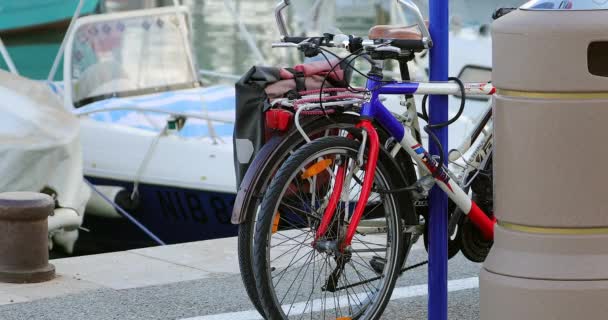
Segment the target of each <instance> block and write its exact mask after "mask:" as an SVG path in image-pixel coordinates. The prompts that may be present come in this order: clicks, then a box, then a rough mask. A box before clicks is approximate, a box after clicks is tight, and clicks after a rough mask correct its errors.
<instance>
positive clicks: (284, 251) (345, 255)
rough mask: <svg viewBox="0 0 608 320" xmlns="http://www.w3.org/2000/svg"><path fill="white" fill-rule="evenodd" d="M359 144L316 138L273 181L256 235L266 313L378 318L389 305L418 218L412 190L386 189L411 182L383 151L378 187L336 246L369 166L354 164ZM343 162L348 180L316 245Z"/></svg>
mask: <svg viewBox="0 0 608 320" xmlns="http://www.w3.org/2000/svg"><path fill="white" fill-rule="evenodd" d="M359 144H360V143H359V142H358V141H355V140H350V139H347V138H345V137H325V138H320V139H317V140H315V141H313V142H311V143H309V144H307V145H305V146H304V147H302V148H301V149H299V150H298V151H296V152H295V153H294V154H293V155H292V156H291V157H289V159H288V160H287V161H286V162H285V163H284V164H283V165H282V166H281V168H280V169H279V171H278V172H277V174H276V175H275V176H274V178H273V179H272V181H271V183H270V186H269V188H268V190H267V192H266V195H265V196H264V199H263V200H262V204H261V207H260V212H259V215H258V220H257V224H256V228H255V241H254V270H255V274H256V283H257V286H258V295H259V297H260V301H261V303H262V305H263V306H264V310H265V312H266V316H267V318H269V319H289V318H302V317H306V318H309V317H310V318H317V319H325V318H333V319H336V318H352V319H377V318H379V317H380V315H381V313H382V311H383V310H384V308H385V307H386V304H387V303H388V300H389V298H390V294H391V293H392V290H393V287H394V285H395V281H396V279H397V277H398V275H399V270H400V267H401V265H402V262H403V261H404V259H405V255H406V253H407V250H406V249H407V248H408V247H409V241H410V235H409V234H406V233H403V232H402V231H403V223H406V224H415V223H417V219H416V215H415V211H414V208H413V205H412V201H411V199H410V197H409V193H400V194H399V197H397V195H396V194H394V193H386V192H383V191H382V190H391V189H396V188H402V187H404V186H406V185H407V182H406V181H405V179H404V178H403V177H402V176H400V175H399V174H398V173H399V172H400V171H399V169H398V168H399V167H398V165H397V163H396V162H395V161H394V159H393V158H391V157H390V156H389V155H388V153H387V152H386V151H384V150H383V152H381V156H380V158H379V159H378V166H377V168H376V171H375V178H374V187H373V188H374V190H375V191H374V192H372V194H371V195H370V197H369V199H368V202H367V206H366V209H365V211H364V215H363V218H362V220H361V223H360V224H359V227H358V228H357V234H356V235H355V237H354V238H353V241H352V244H351V246H350V249H349V250H345V251H344V252H340V251H339V250H336V246H337V243H339V240H340V238H341V237H343V235H344V232H345V229H346V227H347V226H348V223H349V220H350V218H351V215H352V212H353V210H354V205H355V204H356V202H357V200H358V195H359V192H360V191H361V185H360V182H361V181H362V180H363V179H364V176H365V170H364V168H365V166H364V165H363V166H358V165H357V154H358V150H359ZM339 165H343V166H345V168H347V170H346V171H347V172H346V175H345V176H346V177H347V181H349V182H345V185H344V191H345V192H343V194H342V197H341V200H340V202H339V204H338V207H337V209H336V213H335V215H334V220H333V221H332V222H331V224H330V227H329V229H328V232H327V234H326V236H325V237H324V238H323V239H321V240H320V241H317V242H316V243H315V244H314V245H313V244H312V243H313V240H314V235H315V233H316V229H317V227H318V224H319V222H320V219H321V216H322V214H323V210H324V205H326V203H327V199H328V197H329V195H330V194H331V191H332V188H333V186H334V182H335V176H336V170H337V169H336V168H337V166H339ZM396 173H397V174H396ZM351 177H352V178H351ZM321 244H323V245H321ZM332 244H333V245H332Z"/></svg>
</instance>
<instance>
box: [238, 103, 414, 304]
mask: <svg viewBox="0 0 608 320" xmlns="http://www.w3.org/2000/svg"><path fill="white" fill-rule="evenodd" d="M357 122H359V117H358V116H357V115H354V114H337V115H330V118H327V117H311V118H309V119H307V121H306V122H305V123H304V124H303V125H302V127H303V129H304V131H306V132H307V133H308V134H309V136H310V137H311V139H315V138H319V137H323V136H326V135H330V134H335V130H332V129H349V128H354V126H355V124H356V123H357ZM328 130H329V131H328ZM378 134H379V136H380V140H381V141H382V142H386V140H387V137H388V134H387V133H386V132H384V131H383V130H382V129H381V128H378ZM304 143H305V141H304V138H303V137H302V135H300V133H299V132H297V131H296V130H291V131H290V132H288V133H286V134H285V135H283V136H276V137H273V138H272V139H271V140H270V141H268V142H267V143H266V144H265V145H264V147H263V148H262V150H260V152H259V153H258V156H256V158H255V160H254V163H252V165H251V166H250V170H248V171H247V173H246V174H245V177H244V178H243V183H242V184H241V186H240V188H239V193H238V195H237V199H236V201H235V206H234V212H233V215H236V214H238V215H240V216H243V217H245V218H244V219H243V221H242V222H241V223H240V224H239V232H238V255H239V257H238V258H239V268H240V272H241V278H242V280H243V284H244V285H245V291H246V293H247V295H248V297H249V299H250V300H251V302H252V303H253V305H254V306H255V308H256V310H257V311H258V312H259V313H260V314H262V315H263V314H264V313H263V308H262V306H261V303H260V301H259V300H260V299H259V297H258V292H257V287H256V283H255V276H254V271H253V256H252V255H253V242H254V239H253V238H254V227H255V222H256V220H257V216H258V211H259V205H260V201H261V200H262V199H261V198H262V196H263V193H264V190H267V187H268V184H269V183H270V180H271V178H272V177H273V175H274V173H275V172H276V171H277V170H278V168H279V166H280V165H281V164H283V162H284V161H285V160H286V159H287V157H289V155H291V154H292V153H293V152H294V150H296V149H297V148H298V147H300V146H301V145H303V144H304ZM395 158H396V160H397V163H398V164H399V168H400V171H401V174H403V175H404V176H405V177H406V181H415V180H416V171H415V168H414V166H413V162H412V160H411V158H410V157H409V155H408V154H407V153H406V152H404V151H401V152H399V153H398V154H397V156H396V157H395ZM257 162H259V165H258V163H257Z"/></svg>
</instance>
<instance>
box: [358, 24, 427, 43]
mask: <svg viewBox="0 0 608 320" xmlns="http://www.w3.org/2000/svg"><path fill="white" fill-rule="evenodd" d="M425 23H426V24H427V26H428V24H429V23H428V21H425ZM368 37H369V39H370V40H377V39H393V40H422V33H420V29H419V28H418V26H417V25H413V26H391V25H377V26H373V27H372V28H371V29H369V34H368Z"/></svg>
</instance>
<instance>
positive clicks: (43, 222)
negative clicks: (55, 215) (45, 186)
mask: <svg viewBox="0 0 608 320" xmlns="http://www.w3.org/2000/svg"><path fill="white" fill-rule="evenodd" d="M53 208H54V203H53V199H52V198H51V197H49V196H48V195H45V194H41V193H33V192H7V193H0V282H10V283H33V282H42V281H47V280H51V279H53V278H54V277H55V267H54V266H53V265H52V264H49V247H48V222H47V220H48V217H49V215H50V214H51V213H52V212H53Z"/></svg>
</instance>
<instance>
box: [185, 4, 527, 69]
mask: <svg viewBox="0 0 608 320" xmlns="http://www.w3.org/2000/svg"><path fill="white" fill-rule="evenodd" d="M292 2H293V4H292V5H291V6H290V7H289V8H290V9H291V10H290V11H289V12H288V14H287V15H286V18H287V19H288V20H289V21H290V24H289V27H290V28H291V30H292V34H294V35H303V34H307V35H320V34H322V33H323V32H343V33H346V34H355V35H366V34H367V31H368V29H369V28H370V27H371V26H373V25H375V24H380V23H385V24H386V23H390V20H391V15H392V16H393V17H392V18H393V20H395V14H396V13H395V10H396V6H394V5H393V4H394V3H395V2H394V1H392V0H380V1H378V0H376V1H370V0H334V1H331V0H324V1H322V5H321V6H320V7H319V8H318V10H313V11H311V10H310V8H311V7H313V3H314V2H315V1H314V0H298V1H292ZM414 2H416V3H417V5H418V6H419V8H420V9H421V11H422V13H423V15H424V16H428V6H427V3H428V1H420V0H416V1H414ZM183 3H184V4H185V5H187V6H188V7H189V8H190V10H191V12H192V24H193V37H192V38H193V45H194V50H195V53H196V59H197V62H198V64H199V67H200V68H202V69H208V70H215V71H220V72H225V73H230V74H237V75H241V74H243V73H244V72H246V71H247V70H248V69H249V68H250V67H251V66H252V65H254V64H268V65H290V64H294V63H298V62H300V61H301V59H302V57H300V56H299V55H298V53H297V52H294V51H295V50H290V49H272V48H271V47H270V44H271V43H272V42H276V41H277V40H278V39H279V34H278V32H277V28H276V25H275V21H274V15H273V10H274V6H275V5H276V3H277V0H255V1H252V0H232V1H225V0H184V1H183ZM226 3H232V6H231V7H232V8H229V7H230V6H227V5H226ZM522 3H524V1H522V0H475V1H471V0H454V1H450V5H451V9H450V10H451V12H452V19H451V20H452V25H453V26H473V25H475V26H478V25H482V24H489V23H491V15H492V13H493V12H494V10H495V9H497V8H500V7H513V6H518V5H520V4H522ZM239 20H240V22H241V23H242V26H244V28H245V29H247V30H248V32H249V35H250V39H251V42H253V43H254V44H255V45H256V46H257V48H259V50H260V54H261V56H262V57H263V59H262V58H260V57H259V55H256V53H255V50H254V49H253V48H252V46H251V45H248V42H247V40H246V33H245V32H243V31H242V30H243V28H239V23H238V21H239ZM406 20H407V21H406V22H407V23H408V24H410V23H413V21H414V20H413V18H412V16H411V15H409V16H408V15H407V14H406Z"/></svg>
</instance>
